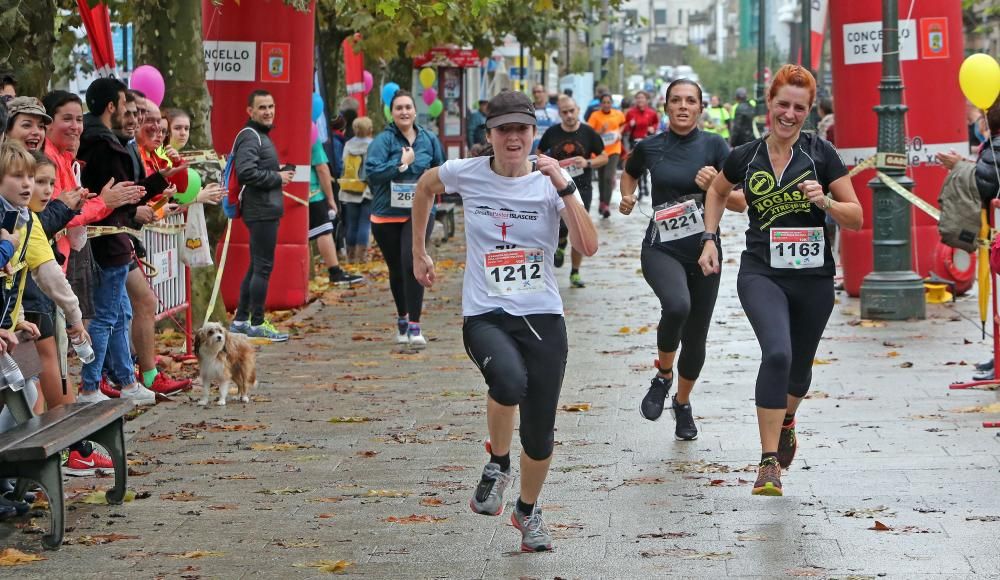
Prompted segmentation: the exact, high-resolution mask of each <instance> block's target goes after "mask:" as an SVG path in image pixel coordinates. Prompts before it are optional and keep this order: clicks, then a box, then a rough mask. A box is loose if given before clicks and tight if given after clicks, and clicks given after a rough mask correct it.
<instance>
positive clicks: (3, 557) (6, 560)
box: [0, 548, 45, 566]
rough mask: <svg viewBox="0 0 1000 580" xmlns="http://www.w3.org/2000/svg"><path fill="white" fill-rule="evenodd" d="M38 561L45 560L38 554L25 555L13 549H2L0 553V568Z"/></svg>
mask: <svg viewBox="0 0 1000 580" xmlns="http://www.w3.org/2000/svg"><path fill="white" fill-rule="evenodd" d="M40 560H45V558H44V557H43V556H39V555H38V554H26V553H24V552H22V551H20V550H16V549H14V548H4V550H3V551H2V552H0V566H20V565H21V564H28V563H30V562H38V561H40Z"/></svg>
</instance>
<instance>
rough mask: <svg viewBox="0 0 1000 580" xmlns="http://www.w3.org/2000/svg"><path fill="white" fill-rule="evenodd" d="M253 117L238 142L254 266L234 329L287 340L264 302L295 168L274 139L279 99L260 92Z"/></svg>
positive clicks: (250, 108) (250, 105)
mask: <svg viewBox="0 0 1000 580" xmlns="http://www.w3.org/2000/svg"><path fill="white" fill-rule="evenodd" d="M247 114H248V115H249V116H250V119H249V120H248V121H247V124H246V125H245V126H244V127H243V128H242V129H240V132H239V133H238V134H237V136H236V142H235V143H234V144H233V155H235V162H234V163H235V166H236V176H237V177H238V178H239V181H240V184H241V185H242V186H243V193H242V195H241V198H240V210H241V212H242V214H243V221H244V222H245V223H246V226H247V230H249V231H250V265H249V267H248V268H247V273H246V276H245V277H244V278H243V283H242V284H241V285H240V302H239V305H238V306H237V307H236V318H235V320H233V323H232V325H230V327H229V330H230V332H239V333H242V334H246V335H248V336H252V337H260V338H267V339H270V340H271V342H284V341H286V340H288V334H286V333H283V332H278V330H277V329H276V328H274V326H273V325H272V324H271V323H270V322H268V321H267V320H265V319H264V301H265V299H266V298H267V287H268V283H269V281H270V278H271V270H272V269H273V268H274V249H275V247H277V245H278V224H279V223H280V221H281V216H282V215H284V213H285V207H284V201H283V199H282V193H281V188H282V186H285V185H287V184H289V183H291V181H292V176H293V175H295V171H294V170H291V169H287V170H281V168H280V167H279V165H278V151H277V150H276V149H275V148H274V143H272V142H271V138H270V137H268V133H269V132H270V131H271V128H272V127H273V126H274V97H272V96H271V93H269V92H267V91H264V90H260V89H258V90H255V91H253V92H252V93H250V98H249V99H248V100H247Z"/></svg>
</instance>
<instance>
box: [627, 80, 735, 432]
mask: <svg viewBox="0 0 1000 580" xmlns="http://www.w3.org/2000/svg"><path fill="white" fill-rule="evenodd" d="M666 99H667V113H668V115H669V118H670V126H669V129H668V130H667V131H665V132H663V133H661V134H659V135H656V136H654V137H649V138H646V139H644V140H643V141H642V142H641V143H639V144H638V145H637V146H636V147H635V149H633V151H632V153H631V155H630V156H629V159H628V162H627V163H626V165H625V172H624V173H623V174H622V181H621V193H622V202H621V205H620V206H619V211H621V213H623V214H625V215H628V214H630V213H631V212H632V208H633V207H634V206H635V203H636V199H635V197H634V193H635V189H636V185H637V182H638V179H640V178H641V177H642V176H643V175H644V174H645V172H646V171H649V173H650V177H651V181H652V200H653V215H652V216H649V217H650V218H651V219H650V221H649V226H648V227H647V229H646V236H645V237H644V238H643V242H642V258H641V259H642V274H643V277H645V279H646V282H647V283H648V284H649V286H650V287H651V288H652V289H653V292H654V293H655V294H656V296H657V298H659V300H660V324H659V327H658V328H657V332H656V346H657V351H658V356H657V361H656V363H657V364H656V366H657V369H658V372H657V373H656V376H654V377H653V380H652V382H651V384H650V387H649V390H648V391H647V392H646V395H645V397H643V399H642V402H641V403H640V405H639V412H640V413H641V414H642V416H643V417H645V418H646V419H648V420H650V421H656V420H657V419H659V418H660V415H661V414H662V413H663V406H664V402H665V400H666V397H667V394H668V393H669V392H670V387H671V385H672V383H673V378H674V373H673V367H674V358H675V357H676V355H677V349H678V346H679V345H680V344H683V345H684V348H683V349H682V350H681V353H680V357H679V358H678V361H677V371H678V373H679V374H680V378H679V379H678V381H677V394H676V395H674V397H673V398H672V399H671V406H672V409H673V412H674V418H675V420H676V426H675V429H674V437H675V438H676V439H677V440H679V441H691V440H693V439H696V438H697V437H698V428H697V426H696V425H695V422H694V414H693V411H692V409H691V401H690V397H691V391H692V390H693V389H694V384H695V381H696V380H697V379H698V376H699V374H700V373H701V369H702V367H703V366H704V364H705V343H706V340H707V338H708V328H709V324H710V323H711V320H712V311H713V310H714V308H715V298H716V295H717V294H718V292H719V275H718V274H717V273H713V274H711V275H705V274H703V273H702V272H701V269H700V268H699V267H698V256H699V255H700V254H701V234H702V232H704V231H705V225H704V218H703V205H704V200H705V190H706V189H708V186H709V184H711V182H712V179H714V178H715V175H716V174H717V173H718V171H719V170H720V169H721V168H722V163H723V161H725V159H726V156H727V155H728V154H729V146H728V145H727V144H726V142H725V141H724V140H723V139H722V137H720V136H718V135H715V134H712V133H706V132H704V131H701V130H699V129H698V127H697V125H698V118H699V117H700V116H701V108H702V105H701V88H700V87H698V85H697V84H695V83H694V82H692V81H690V80H687V79H679V80H676V81H674V82H672V83H670V85H669V86H668V87H667V93H666ZM731 202H732V203H731V209H734V210H736V211H743V209H744V208H745V207H746V204H744V203H743V202H742V198H741V196H739V195H736V196H733V197H732V198H731Z"/></svg>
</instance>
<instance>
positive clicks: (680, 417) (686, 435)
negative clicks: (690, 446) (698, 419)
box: [670, 395, 698, 441]
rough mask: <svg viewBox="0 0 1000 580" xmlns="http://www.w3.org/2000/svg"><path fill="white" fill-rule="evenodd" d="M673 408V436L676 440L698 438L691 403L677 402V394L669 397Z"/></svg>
mask: <svg viewBox="0 0 1000 580" xmlns="http://www.w3.org/2000/svg"><path fill="white" fill-rule="evenodd" d="M670 402H671V406H672V407H673V410H674V420H675V421H677V426H676V427H675V428H674V438H675V439H677V440H678V441H694V440H695V439H697V438H698V426H697V425H695V424H694V413H693V412H692V411H691V403H684V404H683V405H682V404H680V403H678V402H677V395H674V396H673V397H671V399H670Z"/></svg>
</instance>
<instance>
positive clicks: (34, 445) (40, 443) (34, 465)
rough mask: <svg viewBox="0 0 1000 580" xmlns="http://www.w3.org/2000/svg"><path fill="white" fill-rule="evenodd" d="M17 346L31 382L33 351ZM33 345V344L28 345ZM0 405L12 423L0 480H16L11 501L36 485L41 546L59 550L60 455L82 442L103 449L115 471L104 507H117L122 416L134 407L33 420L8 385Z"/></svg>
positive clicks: (62, 412)
mask: <svg viewBox="0 0 1000 580" xmlns="http://www.w3.org/2000/svg"><path fill="white" fill-rule="evenodd" d="M24 346H28V345H21V346H19V347H18V348H17V349H15V350H14V359H15V361H16V362H17V363H18V366H19V367H20V368H21V372H22V374H24V376H26V377H31V376H34V375H35V374H37V372H38V371H39V370H40V369H41V363H40V361H38V354H37V351H36V350H35V349H34V348H24ZM30 346H34V345H30ZM0 403H3V404H4V405H6V406H7V407H8V408H9V409H10V412H11V414H12V415H13V417H14V420H15V421H16V422H17V423H18V425H17V426H16V427H14V428H13V429H11V430H10V431H6V432H3V433H0V477H4V478H9V477H13V478H17V485H16V486H15V489H14V495H15V499H20V498H22V497H24V492H25V491H27V488H28V484H29V482H30V481H34V482H36V483H38V484H39V485H41V486H42V489H43V490H45V495H46V497H48V500H49V510H50V514H51V515H50V522H49V533H48V534H46V535H44V536H42V544H43V545H44V546H45V547H46V548H48V549H51V550H55V549H58V548H59V547H60V546H61V545H62V541H63V533H64V531H65V507H64V505H63V503H64V502H63V486H62V450H63V449H65V448H67V447H69V446H70V445H72V444H74V443H76V442H78V441H80V440H83V439H87V440H89V441H93V442H95V443H98V444H100V445H101V446H103V447H104V448H105V449H106V450H107V451H108V454H109V455H110V456H111V461H112V463H113V464H114V467H115V485H114V487H113V488H112V489H110V490H108V492H107V494H106V497H107V501H108V503H109V504H120V503H122V500H123V499H124V497H125V485H126V481H127V476H128V467H127V465H126V463H125V430H124V425H125V418H124V416H125V414H126V413H128V412H129V411H130V410H131V409H132V407H133V405H134V403H133V402H132V401H128V400H122V399H113V400H110V401H102V402H100V403H74V404H72V405H63V406H61V407H57V408H55V409H52V410H51V411H48V412H46V413H44V414H42V415H40V416H37V417H36V416H33V414H32V412H31V409H30V408H29V407H28V403H27V400H26V399H25V397H24V393H23V391H14V390H13V389H11V388H10V387H8V386H4V387H3V388H0Z"/></svg>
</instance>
